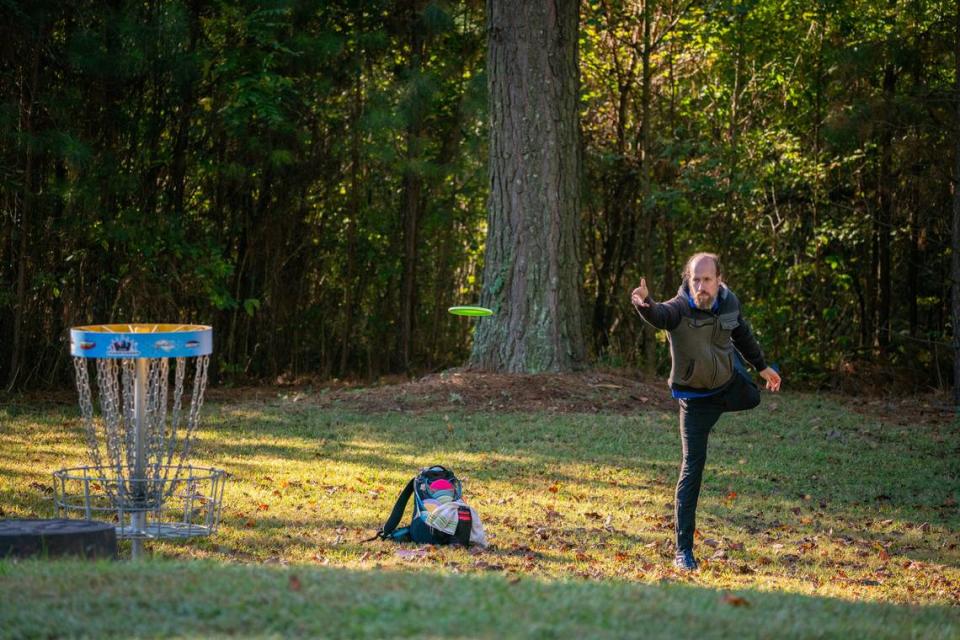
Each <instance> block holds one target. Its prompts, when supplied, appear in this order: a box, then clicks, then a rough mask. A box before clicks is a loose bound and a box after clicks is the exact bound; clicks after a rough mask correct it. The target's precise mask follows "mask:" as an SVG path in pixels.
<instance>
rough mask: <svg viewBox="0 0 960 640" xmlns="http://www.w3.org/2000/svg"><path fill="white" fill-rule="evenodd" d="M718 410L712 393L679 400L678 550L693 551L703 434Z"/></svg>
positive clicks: (703, 458) (703, 455)
mask: <svg viewBox="0 0 960 640" xmlns="http://www.w3.org/2000/svg"><path fill="white" fill-rule="evenodd" d="M721 413H722V409H721V407H720V406H719V405H718V403H717V401H716V398H713V397H709V398H692V399H689V400H681V401H680V443H681V446H682V450H683V459H682V462H681V465H680V478H679V479H678V480H677V491H676V495H675V500H674V515H675V519H676V520H675V521H676V534H677V553H678V554H680V553H686V552H689V553H692V552H693V532H694V530H695V529H696V526H697V501H698V500H699V498H700V485H701V483H702V480H703V468H704V466H705V465H706V462H707V438H708V436H709V435H710V430H711V429H712V428H713V425H715V424H716V423H717V420H718V419H719V418H720V414H721Z"/></svg>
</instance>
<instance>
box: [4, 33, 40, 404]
mask: <svg viewBox="0 0 960 640" xmlns="http://www.w3.org/2000/svg"><path fill="white" fill-rule="evenodd" d="M40 51H41V39H40V38H38V41H37V43H36V45H35V46H34V49H33V58H32V59H31V61H30V71H29V73H30V79H29V85H27V82H28V80H27V79H26V78H24V79H23V84H24V85H27V86H24V87H23V88H22V89H21V110H22V111H21V113H22V118H23V120H22V125H21V131H22V132H23V135H24V138H25V139H26V143H25V145H26V153H25V154H24V155H25V156H26V159H25V161H24V167H23V199H22V203H21V207H20V233H19V247H18V249H17V285H16V294H15V296H16V297H15V298H14V300H15V303H14V305H13V336H12V337H11V345H10V370H9V372H8V381H7V388H8V389H12V388H13V386H14V385H15V384H16V383H17V377H18V376H19V375H20V369H21V367H22V366H23V364H22V363H21V361H20V357H21V355H22V354H21V351H22V350H23V345H22V342H23V319H24V316H25V315H26V311H27V269H28V266H29V265H28V262H29V256H28V255H27V248H28V245H29V238H30V222H31V219H32V218H33V207H34V203H35V198H34V193H35V192H34V188H35V185H34V179H33V173H34V161H35V154H34V141H33V109H34V107H35V106H36V98H37V84H38V78H39V75H40ZM27 87H29V88H27ZM14 228H15V227H14Z"/></svg>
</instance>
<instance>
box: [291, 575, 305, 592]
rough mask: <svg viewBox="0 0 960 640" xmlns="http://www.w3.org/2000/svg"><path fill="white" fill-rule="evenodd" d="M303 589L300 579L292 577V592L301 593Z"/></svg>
mask: <svg viewBox="0 0 960 640" xmlns="http://www.w3.org/2000/svg"><path fill="white" fill-rule="evenodd" d="M301 589H303V584H302V583H301V582H300V578H298V577H297V576H290V591H300V590H301Z"/></svg>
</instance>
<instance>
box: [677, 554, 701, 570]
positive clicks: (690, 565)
mask: <svg viewBox="0 0 960 640" xmlns="http://www.w3.org/2000/svg"><path fill="white" fill-rule="evenodd" d="M673 566H675V567H676V568H677V569H680V570H681V571H696V570H697V559H696V558H694V557H693V551H692V550H691V549H687V550H681V551H677V555H676V556H675V557H674V558H673Z"/></svg>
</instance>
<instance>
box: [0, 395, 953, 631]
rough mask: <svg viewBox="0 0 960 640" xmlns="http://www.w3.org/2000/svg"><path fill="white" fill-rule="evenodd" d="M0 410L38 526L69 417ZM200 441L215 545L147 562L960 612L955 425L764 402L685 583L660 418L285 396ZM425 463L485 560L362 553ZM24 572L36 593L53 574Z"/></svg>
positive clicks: (72, 461)
mask: <svg viewBox="0 0 960 640" xmlns="http://www.w3.org/2000/svg"><path fill="white" fill-rule="evenodd" d="M3 411H4V409H0V420H2V423H0V424H2V426H0V474H2V475H0V482H2V484H0V508H3V509H4V513H5V515H6V516H7V517H28V516H39V517H50V516H52V515H53V514H52V505H51V502H50V498H49V496H48V495H46V494H45V493H44V490H43V484H44V483H49V478H50V474H51V473H52V472H53V471H54V470H56V469H57V468H59V467H62V466H68V465H76V464H80V463H83V462H84V457H83V456H84V454H83V450H84V446H83V435H82V429H81V427H80V424H79V421H77V420H76V417H75V414H74V412H73V411H72V409H71V408H67V407H51V408H48V409H43V408H38V409H29V408H26V409H24V408H20V409H18V410H17V411H16V412H9V411H8V413H7V414H6V415H4V414H3ZM197 437H198V441H197V444H196V447H195V449H194V454H195V461H196V462H197V463H198V464H202V465H210V466H216V467H221V468H224V469H226V470H227V471H228V472H229V473H230V478H229V480H228V483H227V485H226V495H225V503H226V506H225V508H224V517H223V521H222V523H221V527H220V531H219V532H218V533H217V535H215V536H214V537H211V538H204V539H194V540H191V541H188V542H154V543H149V544H148V548H149V549H150V550H151V551H152V553H153V554H154V555H155V556H156V557H158V558H166V559H179V560H186V559H200V558H203V559H206V560H207V561H210V562H213V563H215V566H221V565H232V564H253V565H281V566H287V567H290V568H291V569H295V568H297V567H301V568H302V569H301V570H303V571H306V570H308V569H307V568H308V567H313V568H314V569H309V571H315V570H317V569H316V568H318V567H323V568H325V569H340V570H344V571H348V573H345V574H341V573H333V574H323V575H325V576H332V577H331V578H330V579H338V578H336V576H341V575H350V576H353V575H363V573H364V572H369V571H375V572H376V571H384V570H386V571H394V570H395V571H400V572H416V573H423V574H437V573H439V574H443V575H450V574H456V575H457V576H462V575H473V574H477V575H478V576H488V575H496V576H501V578H498V580H502V581H504V582H503V583H501V582H496V581H495V582H494V583H489V584H498V585H500V584H506V585H510V584H511V581H513V580H516V579H523V580H534V581H537V582H538V583H542V584H545V585H546V584H552V583H554V582H556V581H561V582H566V581H569V580H574V581H581V580H586V581H588V582H591V583H593V582H596V581H600V582H603V583H610V584H617V585H630V584H638V585H649V586H651V587H657V588H659V587H660V586H662V585H663V584H664V583H674V582H680V583H684V584H690V585H696V586H698V587H699V588H702V589H703V590H704V591H705V592H706V593H712V594H713V595H711V596H709V598H716V597H717V594H723V593H725V592H727V591H735V592H737V593H749V594H752V595H751V596H748V598H751V599H754V600H756V599H757V598H758V597H759V595H758V594H761V593H769V594H771V597H772V598H773V599H772V600H769V602H771V603H778V602H779V603H780V605H781V606H783V607H786V608H787V609H790V608H792V607H794V606H799V605H796V602H798V601H795V600H792V599H791V598H815V599H824V598H825V599H827V600H828V601H833V600H836V601H840V602H847V603H851V604H850V606H851V607H853V608H852V609H850V610H849V611H850V612H851V615H852V616H853V620H855V622H854V626H856V625H864V624H867V621H866V620H865V619H859V618H857V616H859V615H861V614H860V613H853V612H859V611H861V610H860V609H857V608H856V607H854V605H853V604H852V603H855V602H870V601H874V602H888V603H893V604H899V605H940V606H948V607H957V605H958V604H960V569H958V566H960V549H958V546H960V533H958V529H960V513H958V508H957V500H958V498H960V495H958V491H960V479H958V476H957V474H958V468H957V465H956V462H955V461H956V459H957V453H958V448H960V430H958V429H957V428H956V425H942V426H938V425H933V426H931V425H926V426H912V425H891V424H885V423H880V422H877V421H876V420H873V419H869V418H864V417H863V416H861V415H858V414H853V413H851V412H849V411H848V410H846V409H845V408H844V407H843V406H841V405H839V404H837V403H836V402H834V401H832V400H829V399H825V398H820V397H818V396H815V395H794V396H791V395H785V396H783V397H775V398H771V397H769V396H768V397H766V398H765V402H764V404H763V405H762V406H761V408H760V409H758V410H756V411H753V412H749V413H744V414H732V415H727V416H724V417H723V418H722V419H721V421H720V423H719V424H718V426H717V427H716V429H715V431H714V432H713V434H712V435H711V442H710V449H709V455H708V462H707V469H706V473H705V478H704V491H703V494H702V496H701V506H700V509H699V513H698V532H697V537H696V538H697V549H696V550H697V553H698V556H699V558H700V559H701V565H702V569H701V571H699V572H698V573H695V574H692V575H683V574H678V573H676V572H675V571H674V570H673V569H672V568H671V566H670V558H671V556H672V538H673V485H674V482H675V480H676V473H677V467H678V463H679V455H680V452H679V449H680V447H679V436H678V434H677V419H676V415H675V414H672V413H663V412H655V411H641V412H638V413H637V414H636V415H627V416H623V415H605V414H590V415H586V414H509V413H506V414H505V413H499V414H492V413H459V414H458V413H434V414H423V415H413V414H407V413H382V414H370V415H360V414H357V413H350V412H348V411H340V410H331V409H321V408H318V407H316V406H312V405H311V404H310V403H309V402H304V401H298V402H293V401H290V400H289V399H284V398H277V399H275V400H274V401H270V402H262V401H258V402H256V403H253V402H251V403H243V402H236V403H222V404H211V405H208V406H207V407H206V408H205V413H204V420H203V424H202V427H201V429H200V430H199V431H198V434H197ZM433 463H441V464H444V465H447V466H450V467H452V468H453V469H454V470H455V471H456V472H457V474H458V476H459V477H460V478H461V479H462V480H463V482H464V486H465V496H466V499H467V500H468V501H469V502H470V503H471V504H472V505H473V506H474V507H475V508H477V510H478V511H479V513H480V515H481V518H482V519H483V522H484V524H485V527H486V529H487V531H488V534H489V536H490V540H491V543H492V546H491V547H490V548H489V549H488V550H485V551H482V552H477V551H476V550H472V551H465V550H463V549H456V548H442V547H437V548H421V547H417V546H415V545H410V546H404V547H399V546H396V545H393V544H390V543H385V542H379V541H377V542H363V540H364V539H366V538H369V537H370V536H371V535H372V534H373V532H374V531H375V530H376V529H377V528H378V527H379V526H380V525H381V524H382V523H383V521H384V520H385V519H386V517H387V515H388V514H389V512H390V509H391V507H392V506H393V503H394V500H395V499H396V497H397V494H398V493H399V492H400V490H401V489H402V488H403V486H404V484H405V483H406V482H407V480H409V478H410V477H411V476H412V475H414V474H415V473H416V471H417V469H418V468H420V467H422V466H425V465H428V464H433ZM164 566H166V565H164V564H163V563H160V564H151V567H160V568H152V569H151V571H160V572H161V573H162V571H163V569H162V567H164ZM80 570H82V569H78V571H80ZM98 570H99V569H98ZM111 570H112V569H111ZM29 571H30V572H34V573H35V574H36V580H39V581H41V582H42V581H43V580H44V579H45V578H44V577H43V576H44V575H46V573H45V572H47V569H43V568H42V565H41V566H40V567H39V568H33V569H30V570H29ZM170 571H172V572H174V573H176V572H180V571H183V569H182V568H180V565H177V564H171V565H170ZM349 572H359V573H349ZM228 575H234V574H228ZM237 575H240V574H237ZM244 575H246V574H244ZM310 575H313V574H310ZM318 575H319V574H318ZM483 580H486V578H483ZM469 584H471V585H472V584H474V583H472V582H471V583H469ZM482 584H488V583H487V582H483V583H482ZM378 588H379V587H378ZM497 588H498V589H499V588H500V587H497ZM504 588H507V587H504ZM620 588H621V587H620V586H618V587H616V589H620ZM624 588H625V587H624ZM561 591H562V590H561ZM558 593H559V592H558ZM564 593H567V592H564ZM611 593H613V592H611ZM616 593H618V594H619V593H620V592H619V591H617V592H616ZM643 593H645V594H647V595H649V594H650V593H655V592H643ZM774 594H779V596H778V597H781V598H786V599H785V600H784V599H781V600H778V599H777V597H774ZM118 597H119V596H118ZM584 597H586V596H584ZM705 597H707V596H705ZM588 599H589V598H588ZM668 599H669V598H668ZM711 602H713V601H712V600H711ZM764 602H768V601H766V600H764ZM814 602H821V600H815V601H814ZM669 606H671V607H681V608H682V605H681V604H679V603H677V602H673V601H672V600H671V601H670V604H669ZM725 606H727V607H731V608H736V607H735V606H734V605H733V604H731V603H729V602H726V603H725ZM771 606H773V605H771ZM804 606H806V605H804ZM811 606H813V605H811ZM817 607H819V605H816V606H815V607H814V608H815V609H817ZM817 610H820V609H817ZM863 611H867V610H863ZM929 611H940V610H937V609H922V610H918V613H917V615H919V616H921V617H922V616H925V615H931V616H934V617H936V616H947V618H948V619H951V620H953V621H954V624H955V621H956V618H955V617H954V616H953V614H954V613H955V612H957V611H958V609H957V608H952V609H946V610H942V611H943V612H941V613H935V614H934V613H924V612H929ZM946 611H949V612H951V613H944V612H946ZM584 615H587V614H584ZM865 615H870V614H865ZM931 619H932V618H931ZM891 637H893V636H891Z"/></svg>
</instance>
